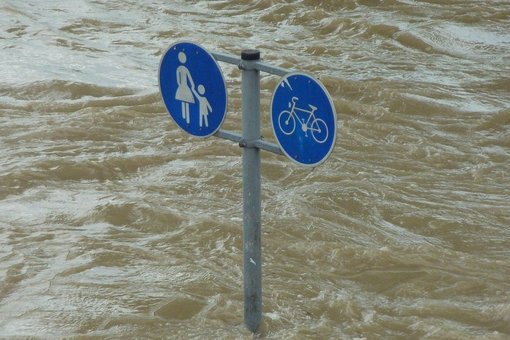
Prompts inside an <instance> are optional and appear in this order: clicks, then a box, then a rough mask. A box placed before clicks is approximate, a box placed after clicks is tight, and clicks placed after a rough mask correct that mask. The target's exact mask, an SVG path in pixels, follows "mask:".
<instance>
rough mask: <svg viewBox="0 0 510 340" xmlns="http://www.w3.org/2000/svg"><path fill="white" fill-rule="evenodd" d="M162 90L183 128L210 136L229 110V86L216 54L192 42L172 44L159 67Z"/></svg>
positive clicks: (166, 104)
mask: <svg viewBox="0 0 510 340" xmlns="http://www.w3.org/2000/svg"><path fill="white" fill-rule="evenodd" d="M159 89H160V93H161V96H162V98H163V102H164V104H165V107H166V109H167V111H168V113H169V114H170V117H172V119H173V120H174V121H175V123H176V124H177V125H178V126H179V127H180V128H181V129H182V130H184V131H186V132H188V133H189V134H191V135H194V136H197V137H208V136H211V135H213V134H214V133H216V131H218V130H219V128H220V127H221V125H222V124H223V121H224V120H225V115H226V113H227V87H226V85H225V79H224V78H223V74H222V72H221V69H220V67H219V66H218V63H217V62H216V60H215V59H214V57H213V56H212V55H211V54H210V53H209V52H207V51H206V50H205V49H204V48H203V47H201V46H199V45H197V44H194V43H191V42H179V43H176V44H173V45H171V46H170V47H169V48H168V50H167V51H166V52H165V54H164V55H163V58H162V59H161V64H160V66H159Z"/></svg>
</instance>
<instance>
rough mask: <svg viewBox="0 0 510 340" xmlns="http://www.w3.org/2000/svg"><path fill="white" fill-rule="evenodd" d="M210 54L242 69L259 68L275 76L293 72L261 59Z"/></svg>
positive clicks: (216, 53)
mask: <svg viewBox="0 0 510 340" xmlns="http://www.w3.org/2000/svg"><path fill="white" fill-rule="evenodd" d="M211 54H212V56H213V57H214V58H215V59H216V60H219V61H223V62H225V63H228V64H233V65H237V66H238V67H239V68H240V69H243V70H259V71H262V72H266V73H270V74H274V75H277V76H282V77H283V76H285V75H286V74H289V73H291V72H293V71H292V70H288V69H286V68H282V67H278V66H273V65H269V64H266V63H263V62H261V61H248V62H247V61H246V60H242V59H241V58H238V57H236V56H233V55H230V54H225V53H219V52H211Z"/></svg>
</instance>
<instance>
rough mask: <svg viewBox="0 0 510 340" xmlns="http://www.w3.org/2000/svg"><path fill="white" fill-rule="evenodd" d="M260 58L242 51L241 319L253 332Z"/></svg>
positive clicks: (258, 300)
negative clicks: (242, 298)
mask: <svg viewBox="0 0 510 340" xmlns="http://www.w3.org/2000/svg"><path fill="white" fill-rule="evenodd" d="M259 59H260V52H259V51H257V50H244V51H242V52H241V65H240V68H241V70H242V74H241V77H242V79H241V80H242V128H243V131H242V140H241V141H240V143H239V144H240V145H241V146H242V147H243V248H244V322H245V324H246V327H248V329H249V330H251V331H252V332H256V331H257V329H258V328H259V325H260V321H261V319H262V263H261V203H260V191H261V184H260V150H259V149H258V148H257V147H256V146H254V142H255V141H256V140H259V139H260V136H261V133H260V72H259V70H257V69H255V68H254V67H253V64H254V63H255V62H256V61H258V60H259Z"/></svg>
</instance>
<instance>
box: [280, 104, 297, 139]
mask: <svg viewBox="0 0 510 340" xmlns="http://www.w3.org/2000/svg"><path fill="white" fill-rule="evenodd" d="M278 127H279V128H280V130H281V131H282V132H283V133H284V134H285V135H287V136H288V135H290V134H292V133H293V132H294V130H295V129H296V118H294V115H293V114H292V112H289V111H287V110H284V111H282V112H280V115H279V116H278Z"/></svg>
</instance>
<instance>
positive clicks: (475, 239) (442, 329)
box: [0, 0, 510, 339]
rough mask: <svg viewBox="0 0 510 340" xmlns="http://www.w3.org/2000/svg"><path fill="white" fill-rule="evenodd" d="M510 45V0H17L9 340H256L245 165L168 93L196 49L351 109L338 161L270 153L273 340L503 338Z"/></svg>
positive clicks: (1, 105) (268, 320)
mask: <svg viewBox="0 0 510 340" xmlns="http://www.w3.org/2000/svg"><path fill="white" fill-rule="evenodd" d="M509 32H510V2H508V1H507V0H444V1H439V0H414V1H413V0H324V1H319V0H299V1H290V0H240V1H184V0H173V1H163V0H148V1H135V0H122V1H120V0H110V1H93V0H73V1H65V2H64V1H52V0H38V1H31V0H27V1H18V0H2V2H1V3H0V71H1V73H0V74H1V78H0V337H2V338H12V337H36V338H38V337H42V338H62V337H65V338H76V337H77V338H86V339H93V338H154V339H157V338H231V339H235V338H251V334H250V332H249V331H247V330H246V329H245V327H244V325H243V287H242V258H243V256H242V253H243V250H242V183H241V178H242V173H241V157H240V155H241V150H240V148H239V147H238V146H237V145H236V144H234V143H232V142H228V141H225V140H222V139H218V138H215V137H211V138H207V139H199V138H193V137H190V136H188V135H186V134H185V133H184V132H182V131H181V130H180V129H178V128H177V126H176V125H175V123H173V122H172V120H171V119H170V117H169V115H168V113H167V112H166V110H165V107H164V105H163V103H162V100H161V97H160V95H159V88H158V67H159V62H160V59H161V57H162V55H163V53H164V51H165V50H166V49H167V48H168V46H169V45H171V44H173V43H175V42H177V41H183V40H189V41H193V42H195V43H198V44H201V45H202V46H204V47H205V48H207V49H209V50H210V51H215V52H222V53H229V54H233V55H237V56H238V55H240V52H241V50H242V49H245V48H256V49H259V50H260V51H261V54H262V58H263V59H264V61H265V62H267V63H270V64H272V65H276V66H280V67H284V68H289V69H296V70H301V71H304V72H307V73H310V74H313V75H315V76H316V77H318V78H319V79H320V80H321V82H322V83H323V84H324V85H325V87H326V88H327V89H328V91H329V92H330V94H331V96H332V98H333V102H334V105H335V107H336V111H337V118H338V139H337V142H336V146H335V148H334V150H333V152H332V154H331V156H330V158H329V159H328V160H327V161H326V162H325V163H324V164H323V165H320V166H318V167H316V168H309V167H302V166H299V165H297V164H295V163H293V162H291V161H290V160H288V159H287V158H286V157H284V156H277V155H273V154H271V153H268V152H264V151H263V152H262V153H261V154H262V197H263V198H262V199H263V201H262V209H263V212H262V224H263V227H262V228H263V229H262V234H263V239H262V243H263V313H264V315H263V327H262V335H263V336H265V337H267V338H274V339H288V338H292V339H304V338H317V339H320V338H322V339H327V338H339V339H379V338H389V339H417V338H426V339H508V338H509V337H510V175H509V173H510V33H509ZM220 66H221V67H222V70H223V73H224V76H225V79H226V83H227V88H228V92H229V99H228V107H229V110H228V114H227V118H226V120H225V123H224V127H226V128H227V129H229V130H234V131H239V130H240V124H241V123H240V121H241V120H240V108H241V98H240V71H239V70H238V69H237V68H235V67H233V66H232V65H228V64H224V63H220ZM278 81H279V78H278V77H277V76H272V75H268V74H262V79H261V89H262V93H261V101H262V103H261V106H262V110H263V112H262V114H263V119H262V120H263V122H262V130H263V131H262V132H263V136H264V138H266V139H267V140H269V141H272V140H274V137H273V132H272V128H271V125H270V118H269V115H268V108H269V103H270V101H271V94H272V92H273V90H274V87H275V86H276V84H277V82H278Z"/></svg>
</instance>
